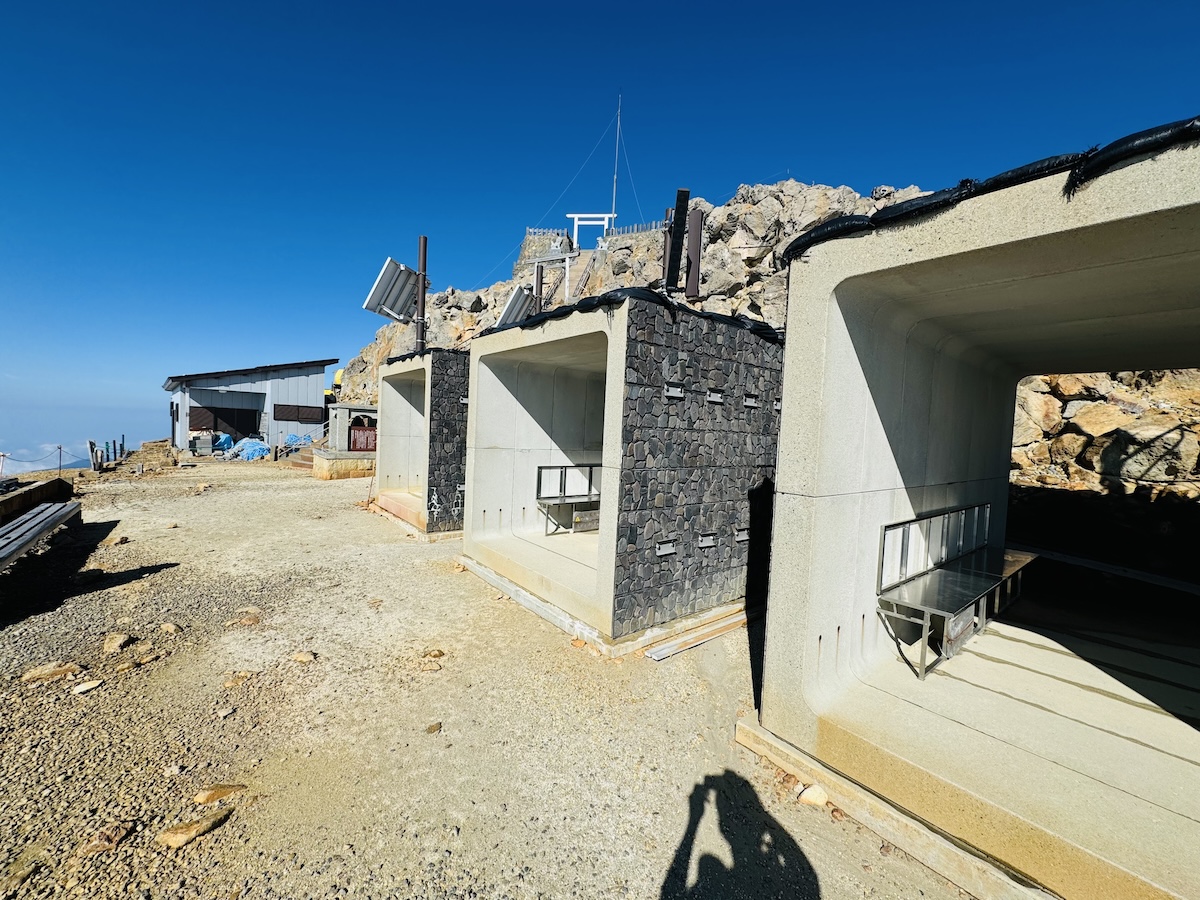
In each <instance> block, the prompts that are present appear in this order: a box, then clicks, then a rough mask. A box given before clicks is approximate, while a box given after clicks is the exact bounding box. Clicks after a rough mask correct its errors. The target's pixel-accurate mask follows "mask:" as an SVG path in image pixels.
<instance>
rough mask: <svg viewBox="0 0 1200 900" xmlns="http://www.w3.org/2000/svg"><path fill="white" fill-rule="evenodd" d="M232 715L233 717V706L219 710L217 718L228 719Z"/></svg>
mask: <svg viewBox="0 0 1200 900" xmlns="http://www.w3.org/2000/svg"><path fill="white" fill-rule="evenodd" d="M232 715H233V707H232V706H226V707H223V708H221V709H218V710H217V718H220V719H228V718H229V717H230V716H232Z"/></svg>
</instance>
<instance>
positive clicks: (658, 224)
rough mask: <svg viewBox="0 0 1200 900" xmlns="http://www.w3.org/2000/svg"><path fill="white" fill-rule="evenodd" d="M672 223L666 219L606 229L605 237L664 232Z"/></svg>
mask: <svg viewBox="0 0 1200 900" xmlns="http://www.w3.org/2000/svg"><path fill="white" fill-rule="evenodd" d="M669 224H670V223H669V222H667V221H666V220H665V219H659V220H658V221H655V222H642V223H641V224H640V225H621V226H620V227H617V228H605V229H604V236H605V237H619V236H620V235H622V234H643V233H644V232H647V231H662V230H663V229H664V228H666V227H667V226H668V225H669Z"/></svg>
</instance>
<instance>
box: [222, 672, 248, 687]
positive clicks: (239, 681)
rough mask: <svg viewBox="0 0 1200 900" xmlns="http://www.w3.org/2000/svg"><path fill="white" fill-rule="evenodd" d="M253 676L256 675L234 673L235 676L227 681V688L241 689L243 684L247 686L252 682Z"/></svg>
mask: <svg viewBox="0 0 1200 900" xmlns="http://www.w3.org/2000/svg"><path fill="white" fill-rule="evenodd" d="M253 674H254V673H253V672H234V673H233V676H232V677H230V678H229V679H227V680H226V682H225V687H227V688H235V687H241V686H242V685H243V684H245V683H246V682H247V681H249V680H250V677H251V676H252V675H253Z"/></svg>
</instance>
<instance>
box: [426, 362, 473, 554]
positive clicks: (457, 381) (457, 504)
mask: <svg viewBox="0 0 1200 900" xmlns="http://www.w3.org/2000/svg"><path fill="white" fill-rule="evenodd" d="M430 354H431V359H430V372H429V379H430V398H429V412H428V415H429V477H428V480H427V481H426V484H427V485H428V491H427V493H426V527H425V530H426V531H427V532H439V531H460V530H462V527H463V492H462V490H460V488H462V487H463V485H464V484H465V483H466V480H467V404H466V403H463V402H462V399H463V398H464V397H466V396H467V382H468V375H469V371H470V362H471V356H470V354H469V353H467V352H466V351H463V350H431V351H430Z"/></svg>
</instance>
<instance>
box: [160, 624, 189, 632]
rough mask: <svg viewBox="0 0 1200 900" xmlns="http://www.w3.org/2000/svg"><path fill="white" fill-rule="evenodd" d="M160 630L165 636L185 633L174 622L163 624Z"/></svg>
mask: <svg viewBox="0 0 1200 900" xmlns="http://www.w3.org/2000/svg"><path fill="white" fill-rule="evenodd" d="M158 629H159V631H161V632H162V633H163V634H179V632H181V631H183V629H182V628H180V627H179V626H178V625H176V624H175V623H174V622H163V623H162V624H161V625H159V626H158Z"/></svg>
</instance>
